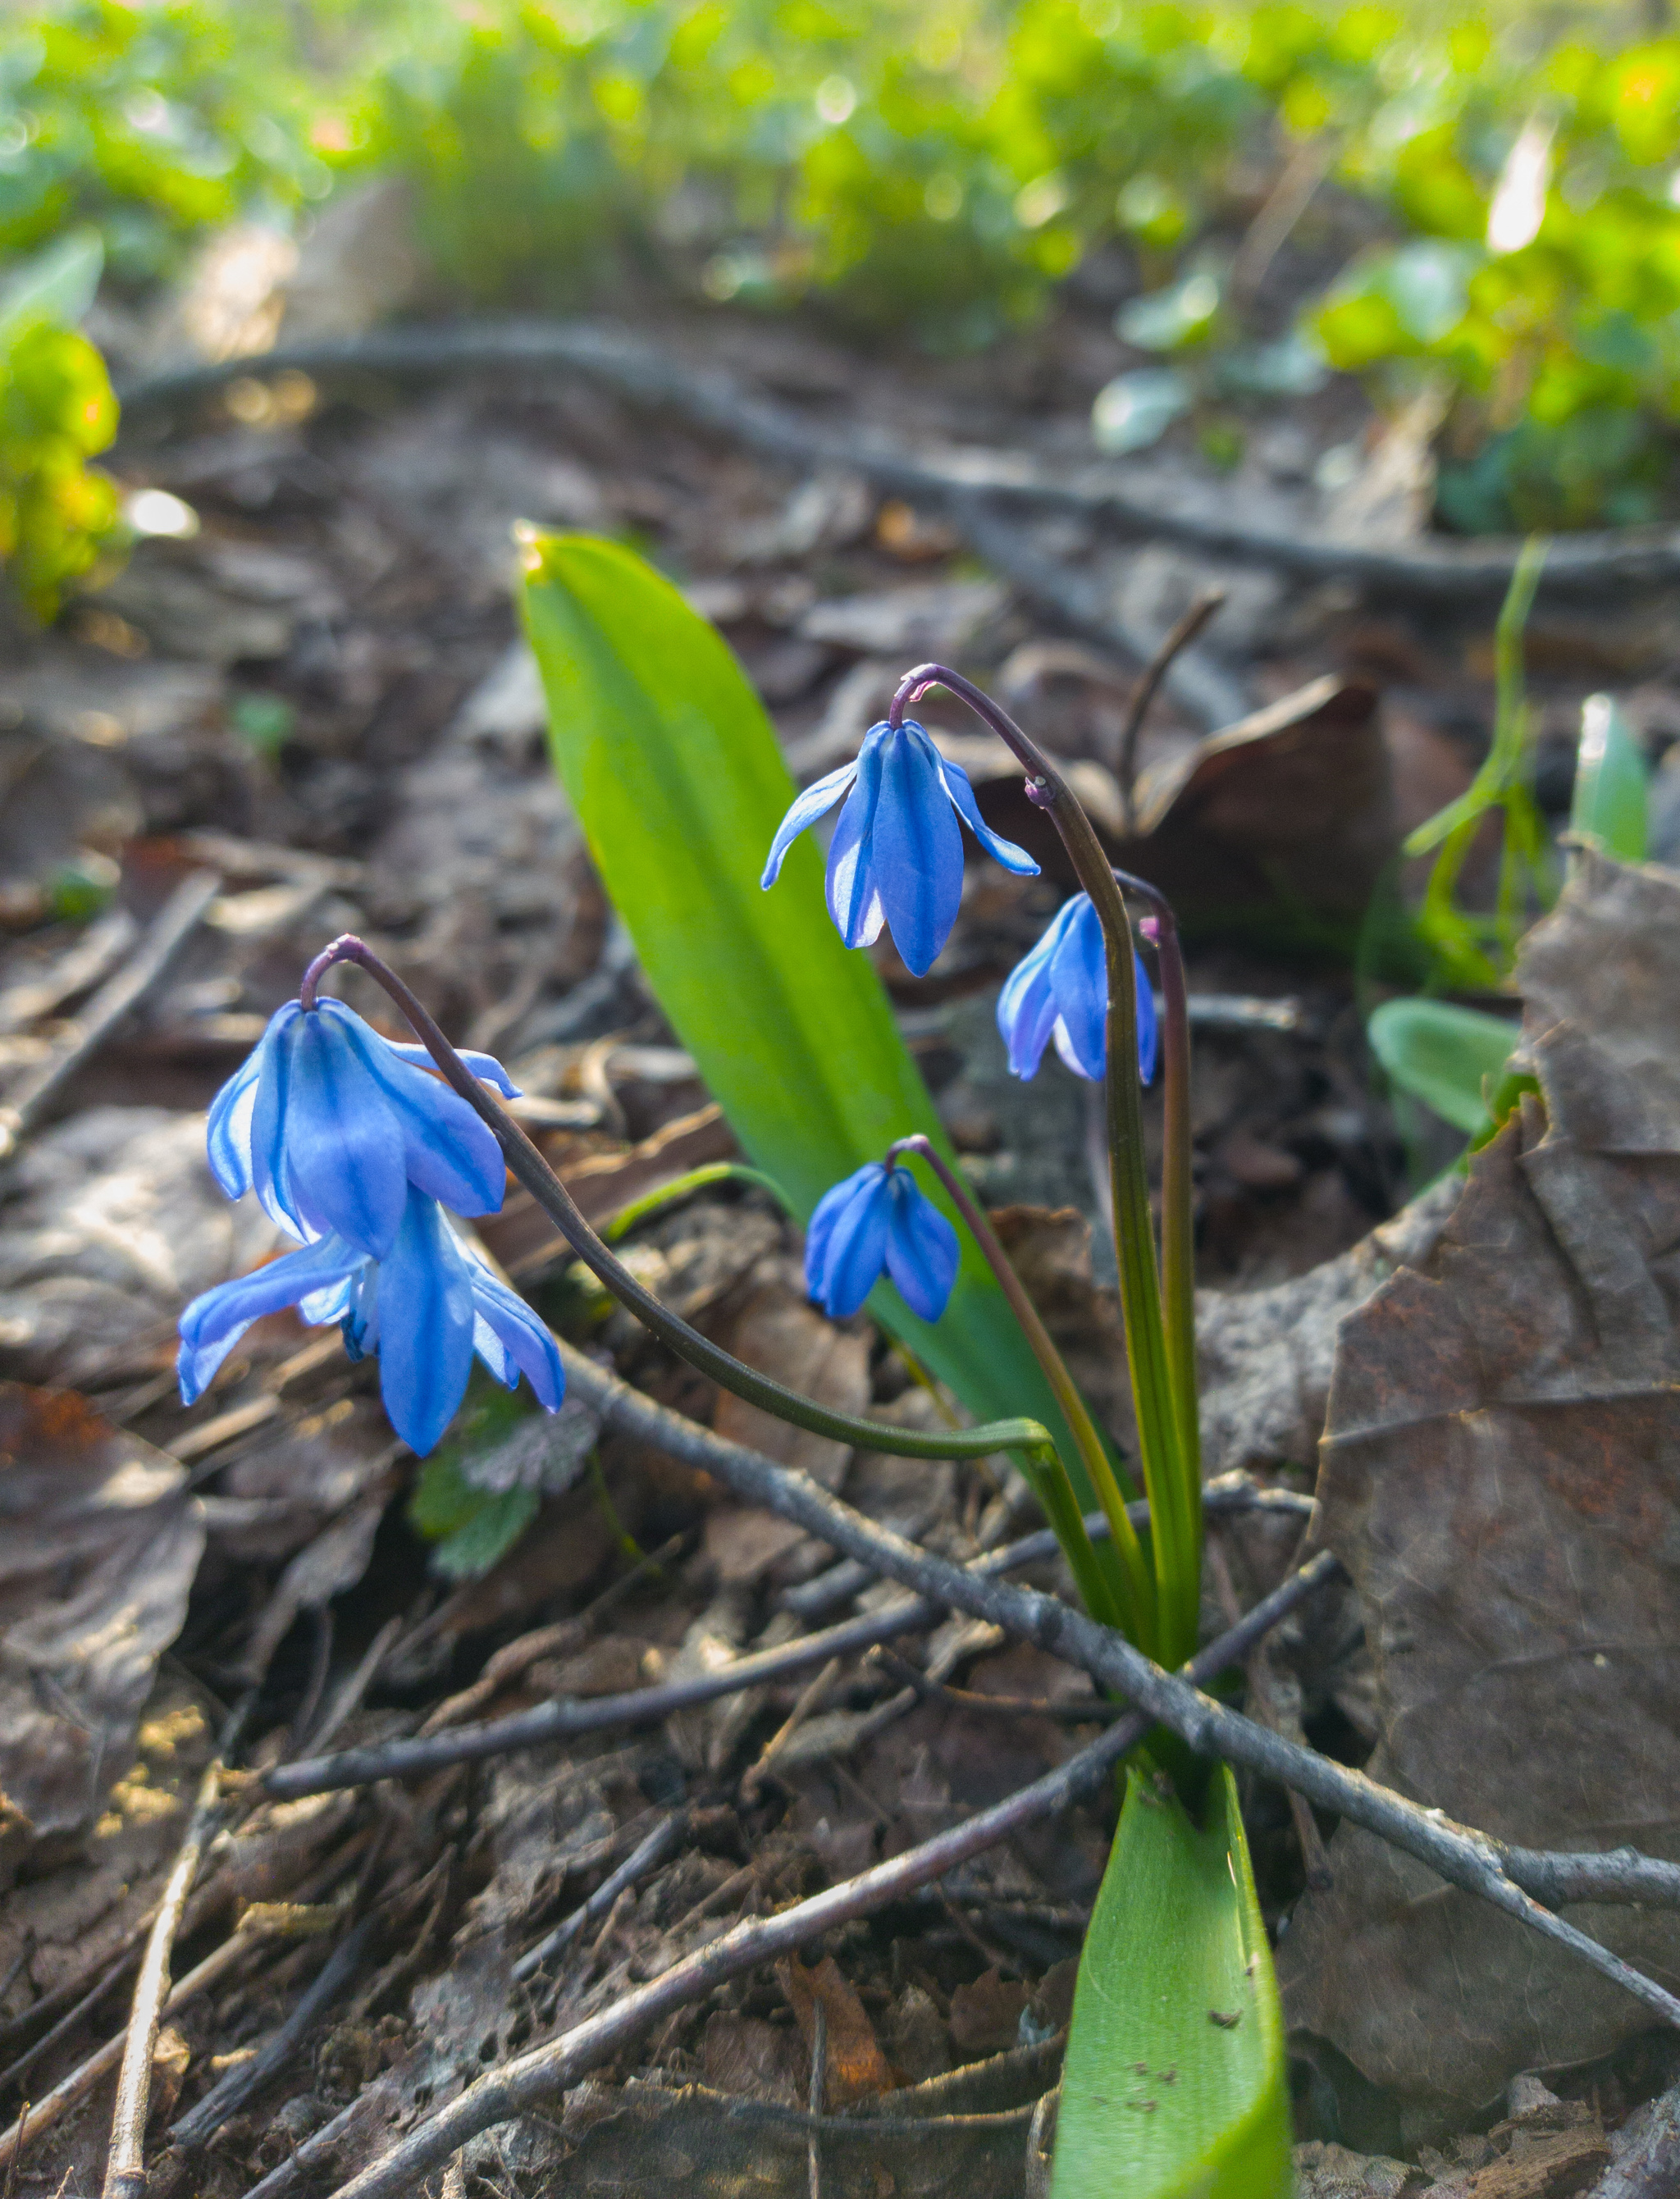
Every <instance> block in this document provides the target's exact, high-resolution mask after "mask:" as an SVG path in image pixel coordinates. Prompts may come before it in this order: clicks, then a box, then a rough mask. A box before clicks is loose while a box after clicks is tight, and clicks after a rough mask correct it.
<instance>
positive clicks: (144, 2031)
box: [104, 1700, 249, 2199]
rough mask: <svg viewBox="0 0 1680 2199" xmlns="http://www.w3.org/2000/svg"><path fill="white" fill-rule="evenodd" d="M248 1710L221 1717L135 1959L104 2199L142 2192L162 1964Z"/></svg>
mask: <svg viewBox="0 0 1680 2199" xmlns="http://www.w3.org/2000/svg"><path fill="white" fill-rule="evenodd" d="M248 1709H249V1702H248V1700H247V1701H246V1702H245V1703H243V1704H242V1705H241V1706H240V1707H239V1708H238V1709H237V1710H236V1711H235V1712H234V1713H233V1715H232V1716H231V1718H229V1720H228V1722H227V1724H226V1726H225V1728H224V1729H223V1732H222V1737H221V1740H220V1741H219V1744H218V1746H217V1750H216V1753H215V1755H214V1756H213V1758H212V1759H211V1761H210V1764H208V1766H207V1769H206V1770H205V1774H204V1776H203V1778H202V1779H201V1781H200V1782H199V1788H198V1799H197V1800H196V1801H195V1803H194V1805H193V1811H192V1815H191V1817H189V1818H188V1820H187V1829H186V1834H185V1836H184V1839H183V1840H182V1842H181V1847H180V1852H179V1853H178V1855H177V1857H176V1858H175V1867H174V1869H172V1871H171V1872H170V1874H169V1881H168V1883H167V1884H166V1886H165V1887H164V1890H163V1899H162V1900H161V1901H160V1903H159V1904H158V1913H157V1916H156V1917H155V1920H154V1921H153V1924H152V1928H151V1932H150V1934H149V1936H148V1938H147V1941H146V1951H145V1953H144V1955H143V1957H141V1962H140V1974H139V1976H138V1977H137V1979H136V1980H135V1981H134V2001H133V2005H132V2007H131V2009H130V2012H129V2019H128V2039H127V2044H126V2045H125V2049H124V2051H123V2058H122V2072H121V2074H120V2076H119V2077H118V2079H117V2100H116V2105H115V2107H114V2109H113V2110H112V2114H111V2144H110V2148H109V2150H108V2153H107V2155H106V2157H105V2187H104V2199H142V2195H143V2192H144V2191H145V2189H146V2166H145V2146H146V2111H147V2109H148V2108H149V2105H150V2103H151V2097H152V2057H153V2056H154V2055H155V2053H156V2051H157V2038H158V2028H159V2026H160V2024H161V2023H162V2021H163V2004H164V2002H165V2000H166V1998H168V1995H169V1963H170V1958H171V1957H172V1955H173V1954H174V1951H175V1935H176V1934H177V1933H178V1931H179V1930H180V1928H181V1919H182V1917H183V1916H184V1915H185V1914H186V1908H187V1897H188V1896H189V1895H190V1893H191V1892H192V1890H193V1881H194V1880H195V1879H196V1877H197V1876H198V1871H199V1865H200V1864H201V1863H202V1862H203V1860H204V1851H205V1849H206V1848H207V1846H209V1844H210V1841H211V1840H212V1839H213V1836H214V1834H215V1832H216V1829H217V1827H218V1825H219V1822H220V1818H221V1796H222V1775H223V1771H224V1770H225V1759H226V1758H227V1757H228V1756H229V1755H230V1754H231V1753H232V1750H233V1746H234V1743H235V1741H236V1740H237V1738H238V1735H239V1732H240V1729H241V1728H242V1726H243V1725H244V1723H245V1718H246V1715H247V1712H248Z"/></svg>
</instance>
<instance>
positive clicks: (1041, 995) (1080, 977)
mask: <svg viewBox="0 0 1680 2199" xmlns="http://www.w3.org/2000/svg"><path fill="white" fill-rule="evenodd" d="M1133 965H1134V970H1133V976H1134V982H1135V986H1136V990H1137V1057H1138V1074H1139V1076H1141V1077H1142V1079H1143V1081H1144V1082H1145V1083H1146V1084H1147V1083H1148V1082H1150V1081H1151V1079H1152V1077H1153V1076H1154V1074H1155V1056H1156V1051H1157V1036H1156V1030H1155V995H1154V994H1153V993H1152V991H1151V990H1150V988H1149V979H1148V977H1147V975H1146V972H1145V970H1144V967H1143V965H1142V963H1141V962H1140V961H1139V960H1138V959H1137V957H1136V955H1135V954H1134V956H1133ZM997 1024H998V1030H999V1032H1000V1034H1001V1035H1002V1038H1003V1041H1004V1044H1005V1045H1006V1047H1008V1048H1009V1066H1010V1070H1011V1071H1012V1074H1013V1075H1015V1076H1036V1075H1037V1074H1038V1066H1039V1064H1040V1063H1041V1061H1042V1060H1043V1059H1044V1049H1045V1047H1047V1045H1048V1044H1049V1043H1050V1042H1051V1041H1052V1040H1053V1041H1055V1047H1056V1051H1057V1053H1059V1055H1060V1056H1061V1058H1062V1059H1063V1060H1064V1061H1065V1063H1066V1064H1067V1065H1068V1067H1069V1068H1070V1070H1072V1071H1073V1073H1074V1075H1075V1076H1082V1077H1084V1078H1085V1079H1086V1080H1087V1082H1089V1083H1092V1084H1100V1083H1101V1082H1102V1080H1103V1077H1104V1076H1105V1073H1106V1071H1107V1067H1108V947H1107V942H1106V941H1105V938H1104V936H1103V928H1102V919H1101V918H1100V916H1099V915H1098V914H1097V912H1096V907H1095V904H1094V902H1093V901H1092V899H1091V896H1090V895H1089V894H1086V893H1080V894H1075V895H1074V896H1073V898H1072V899H1071V900H1070V901H1064V902H1063V903H1062V906H1061V907H1060V908H1059V909H1058V910H1057V912H1056V914H1055V916H1054V917H1053V919H1052V920H1051V923H1050V925H1049V928H1048V929H1047V930H1046V932H1045V934H1044V936H1043V937H1042V938H1041V940H1040V941H1039V942H1038V944H1037V945H1036V946H1035V947H1034V948H1031V949H1030V952H1029V953H1027V954H1024V955H1023V957H1022V958H1021V960H1019V961H1018V963H1017V964H1016V965H1015V967H1014V968H1013V969H1012V971H1010V973H1009V975H1008V977H1006V978H1005V980H1004V985H1003V990H1002V992H1001V993H1000V994H999V995H998V1005H997Z"/></svg>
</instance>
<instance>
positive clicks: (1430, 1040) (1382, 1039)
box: [1367, 1000, 1518, 1134]
mask: <svg viewBox="0 0 1680 2199" xmlns="http://www.w3.org/2000/svg"><path fill="white" fill-rule="evenodd" d="M1367 1030H1368V1032H1369V1034H1370V1040H1371V1048H1372V1051H1373V1053H1375V1055H1376V1057H1377V1059H1378V1060H1379V1061H1380V1062H1381V1064H1382V1065H1383V1067H1384V1068H1385V1070H1387V1072H1388V1074H1389V1076H1391V1077H1392V1079H1393V1080H1394V1082H1395V1083H1397V1085H1398V1086H1399V1087H1400V1089H1401V1090H1402V1091H1403V1092H1409V1093H1410V1094H1411V1096H1412V1097H1413V1099H1415V1100H1422V1102H1423V1104H1424V1105H1425V1106H1426V1107H1432V1108H1433V1109H1434V1111H1435V1112H1436V1113H1437V1114H1438V1116H1440V1117H1441V1119H1442V1120H1443V1122H1446V1123H1451V1124H1452V1125H1453V1127H1454V1129H1458V1130H1462V1131H1464V1132H1465V1133H1466V1134H1471V1133H1473V1132H1475V1131H1478V1130H1479V1129H1481V1127H1482V1124H1483V1123H1484V1122H1485V1119H1486V1116H1487V1102H1486V1099H1485V1089H1484V1083H1483V1080H1484V1079H1485V1078H1495V1079H1496V1078H1497V1077H1498V1076H1499V1074H1500V1071H1501V1070H1502V1069H1503V1068H1504V1066H1505V1064H1506V1062H1507V1061H1508V1059H1510V1054H1511V1049H1512V1047H1514V1045H1515V1043H1516V1041H1517V1035H1518V1033H1517V1027H1516V1025H1515V1024H1513V1023H1509V1022H1508V1021H1506V1020H1505V1018H1502V1017H1500V1016H1488V1015H1483V1014H1482V1013H1481V1012H1479V1010H1478V1009H1475V1008H1457V1007H1454V1006H1452V1004H1451V1003H1450V1001H1447V1000H1385V1002H1384V1003H1383V1005H1382V1006H1381V1007H1380V1008H1378V1009H1377V1010H1376V1012H1374V1014H1373V1016H1372V1018H1371V1020H1370V1022H1369V1024H1368V1025H1367Z"/></svg>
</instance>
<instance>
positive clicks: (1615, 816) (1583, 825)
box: [1569, 695, 1649, 863]
mask: <svg viewBox="0 0 1680 2199" xmlns="http://www.w3.org/2000/svg"><path fill="white" fill-rule="evenodd" d="M1648 793H1649V773H1648V768H1647V766H1646V762H1645V752H1644V750H1642V748H1641V747H1640V745H1639V743H1638V742H1637V741H1636V739H1635V738H1634V735H1633V729H1632V727H1631V726H1630V725H1629V724H1628V721H1627V720H1626V719H1625V717H1624V716H1623V715H1622V713H1621V711H1620V710H1619V709H1618V708H1617V706H1616V704H1615V703H1613V702H1612V700H1611V699H1610V697H1609V696H1607V695H1589V696H1588V697H1587V699H1586V701H1585V702H1584V703H1583V704H1582V706H1581V744H1580V747H1579V748H1578V750H1577V751H1576V756H1575V799H1574V802H1573V804H1572V807H1571V809H1570V813H1569V823H1570V828H1571V830H1572V831H1575V832H1577V833H1578V834H1579V835H1580V837H1582V839H1584V840H1592V841H1595V842H1596V843H1597V844H1598V846H1599V847H1601V848H1602V849H1603V850H1604V852H1605V854H1606V855H1613V856H1614V857H1615V859H1616V860H1617V861H1618V862H1619V863H1642V862H1643V861H1644V860H1645V855H1646V849H1647V844H1648V843H1647V834H1648V827H1649V816H1648Z"/></svg>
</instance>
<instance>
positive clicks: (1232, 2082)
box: [1050, 1764, 1294, 2199]
mask: <svg viewBox="0 0 1680 2199" xmlns="http://www.w3.org/2000/svg"><path fill="white" fill-rule="evenodd" d="M1289 2142H1290V2120H1289V2088H1288V2076H1287V2065H1286V2056H1285V2051H1284V2033H1283V2011H1282V2009H1281V2008H1280V2005H1279V2003H1278V1993H1277V1985H1276V1982H1275V1980H1274V1978H1273V1975H1272V1958H1271V1953H1270V1951H1269V1948H1268V1946H1267V1945H1266V1931H1265V1926H1264V1925H1263V1922H1262V1921H1261V1916H1260V1905H1259V1903H1258V1901H1257V1899H1256V1897H1255V1892H1254V1874H1253V1871H1252V1869H1251V1867H1250V1864H1249V1859H1248V1844H1247V1842H1246V1840H1245V1838H1244V1835H1243V1826H1242V1815H1241V1812H1240V1809H1239V1807H1238V1805H1237V1788H1236V1781H1235V1780H1234V1777H1233V1776H1232V1774H1231V1771H1230V1770H1229V1767H1228V1766H1227V1765H1223V1764H1222V1765H1221V1766H1220V1767H1219V1769H1218V1770H1217V1772H1216V1774H1215V1776H1214V1777H1213V1779H1212V1781H1211V1782H1210V1788H1209V1793H1208V1802H1207V1822H1206V1823H1205V1826H1198V1825H1196V1824H1194V1823H1193V1822H1192V1821H1191V1819H1190V1817H1188V1816H1187V1814H1186V1812H1185V1811H1184V1810H1183V1809H1182V1807H1181V1805H1180V1804H1179V1803H1178V1802H1177V1801H1176V1800H1175V1799H1173V1798H1172V1797H1171V1796H1170V1795H1164V1794H1161V1793H1160V1792H1159V1791H1158V1789H1157V1788H1156V1785H1155V1782H1154V1780H1153V1779H1152V1776H1150V1775H1149V1774H1148V1773H1146V1772H1137V1771H1134V1772H1133V1773H1131V1774H1130V1776H1129V1778H1128V1781H1127V1786H1126V1802H1125V1807H1124V1808H1123V1811H1121V1814H1120V1829H1119V1830H1118V1832H1117V1834H1115V1836H1114V1847H1113V1851H1112V1852H1111V1855H1110V1857H1109V1859H1108V1869H1107V1871H1106V1873H1105V1875H1104V1878H1103V1882H1102V1891H1101V1893H1100V1894H1099V1895H1098V1897H1097V1906H1096V1910H1095V1913H1094V1916H1092V1918H1091V1927H1090V1929H1089V1931H1088V1933H1087V1934H1086V1935H1085V1950H1084V1953H1083V1955H1082V1957H1081V1960H1080V1964H1079V1983H1078V1986H1077V1988H1076V1992H1075V1994H1074V2002H1073V2024H1072V2027H1071V2029H1070V2032H1069V2033H1068V2047H1067V2059H1066V2062H1065V2065H1064V2067H1063V2071H1062V2097H1061V2105H1060V2109H1059V2112H1058V2114H1057V2118H1056V2148H1055V2160H1054V2167H1053V2173H1052V2177H1051V2184H1050V2195H1051V2199H1289V2194H1290V2193H1291V2192H1292V2190H1293V2188H1294V2184H1293V2179H1292V2171H1291V2166H1290V2158H1289Z"/></svg>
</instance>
